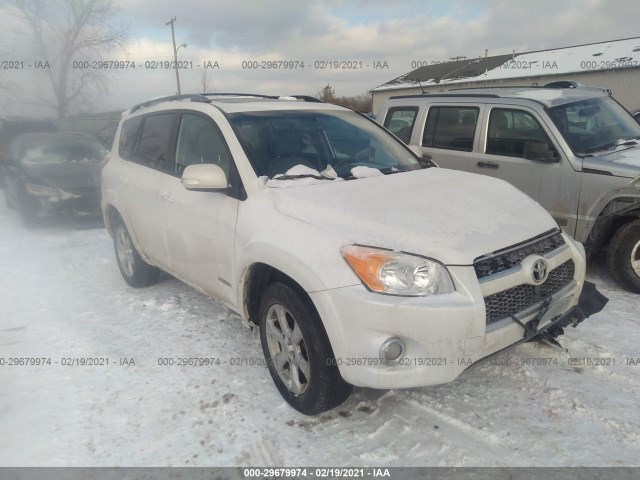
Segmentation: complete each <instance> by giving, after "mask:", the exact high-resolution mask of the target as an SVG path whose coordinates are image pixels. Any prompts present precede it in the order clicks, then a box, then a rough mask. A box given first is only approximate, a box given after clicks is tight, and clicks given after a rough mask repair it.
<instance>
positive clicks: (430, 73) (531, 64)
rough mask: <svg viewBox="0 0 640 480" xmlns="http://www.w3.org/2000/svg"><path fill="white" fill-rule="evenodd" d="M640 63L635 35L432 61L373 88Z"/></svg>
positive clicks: (639, 40) (599, 68)
mask: <svg viewBox="0 0 640 480" xmlns="http://www.w3.org/2000/svg"><path fill="white" fill-rule="evenodd" d="M482 67H484V71H482ZM638 67H640V37H634V38H628V39H624V40H612V41H609V42H602V43H592V44H588V45H578V46H574V47H564V48H557V49H553V50H541V51H537V52H529V53H516V54H513V55H498V56H493V57H487V58H477V59H472V60H462V61H457V62H447V63H441V64H437V65H429V66H425V67H420V68H418V69H416V70H413V71H411V72H409V73H406V74H404V75H401V76H399V77H397V78H395V79H393V80H391V81H389V82H387V83H385V84H383V85H380V86H378V87H376V88H374V89H373V90H372V91H373V92H378V91H383V90H397V89H403V88H416V87H420V85H422V86H429V85H442V84H455V83H460V82H470V81H471V82H474V81H485V80H501V79H510V78H522V77H536V76H542V75H559V74H570V73H584V72H591V71H599V70H610V69H621V68H638Z"/></svg>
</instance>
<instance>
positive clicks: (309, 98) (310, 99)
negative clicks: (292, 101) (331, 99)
mask: <svg viewBox="0 0 640 480" xmlns="http://www.w3.org/2000/svg"><path fill="white" fill-rule="evenodd" d="M291 96H292V97H293V98H297V99H298V100H304V101H305V102H311V103H325V102H324V100H320V99H319V98H316V97H312V96H310V95H291Z"/></svg>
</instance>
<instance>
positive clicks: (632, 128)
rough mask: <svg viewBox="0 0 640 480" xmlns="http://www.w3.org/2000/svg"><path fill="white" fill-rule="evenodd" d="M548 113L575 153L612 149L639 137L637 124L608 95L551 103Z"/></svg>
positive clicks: (584, 153)
mask: <svg viewBox="0 0 640 480" xmlns="http://www.w3.org/2000/svg"><path fill="white" fill-rule="evenodd" d="M549 116H550V117H551V119H552V120H553V122H554V123H555V124H556V126H557V127H558V130H560V133H562V135H563V136H564V138H565V140H566V141H567V143H568V144H569V146H570V147H571V149H572V150H573V152H574V153H575V154H578V155H586V154H589V153H595V152H599V151H606V150H612V149H615V148H616V147H617V146H619V145H620V144H623V143H625V142H628V141H630V140H636V139H638V138H640V125H638V123H636V122H635V120H634V119H633V117H632V116H631V115H630V114H629V112H627V111H626V110H625V109H624V108H622V107H621V106H620V105H619V104H618V103H617V102H616V101H615V100H613V99H612V98H610V97H599V98H593V99H589V100H582V101H579V102H574V103H569V104H566V105H560V106H558V107H553V108H550V109H549Z"/></svg>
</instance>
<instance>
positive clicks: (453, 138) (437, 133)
mask: <svg viewBox="0 0 640 480" xmlns="http://www.w3.org/2000/svg"><path fill="white" fill-rule="evenodd" d="M479 112H480V109H479V108H475V107H462V106H461V107H431V108H430V109H429V115H428V116H427V124H426V125H425V128H424V134H423V136H422V145H423V146H424V147H434V148H443V149H446V150H460V151H463V152H470V151H471V150H473V137H474V135H475V131H476V125H477V123H478V114H479Z"/></svg>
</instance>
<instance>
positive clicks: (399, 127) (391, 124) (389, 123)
mask: <svg viewBox="0 0 640 480" xmlns="http://www.w3.org/2000/svg"><path fill="white" fill-rule="evenodd" d="M417 116H418V107H393V108H390V109H389V111H388V112H387V116H386V118H385V119H384V127H385V128H386V129H387V130H389V131H390V132H392V133H394V134H395V136H396V137H398V138H399V139H400V140H402V141H403V142H404V143H409V140H411V132H412V131H413V125H414V123H415V122H416V117H417Z"/></svg>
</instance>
